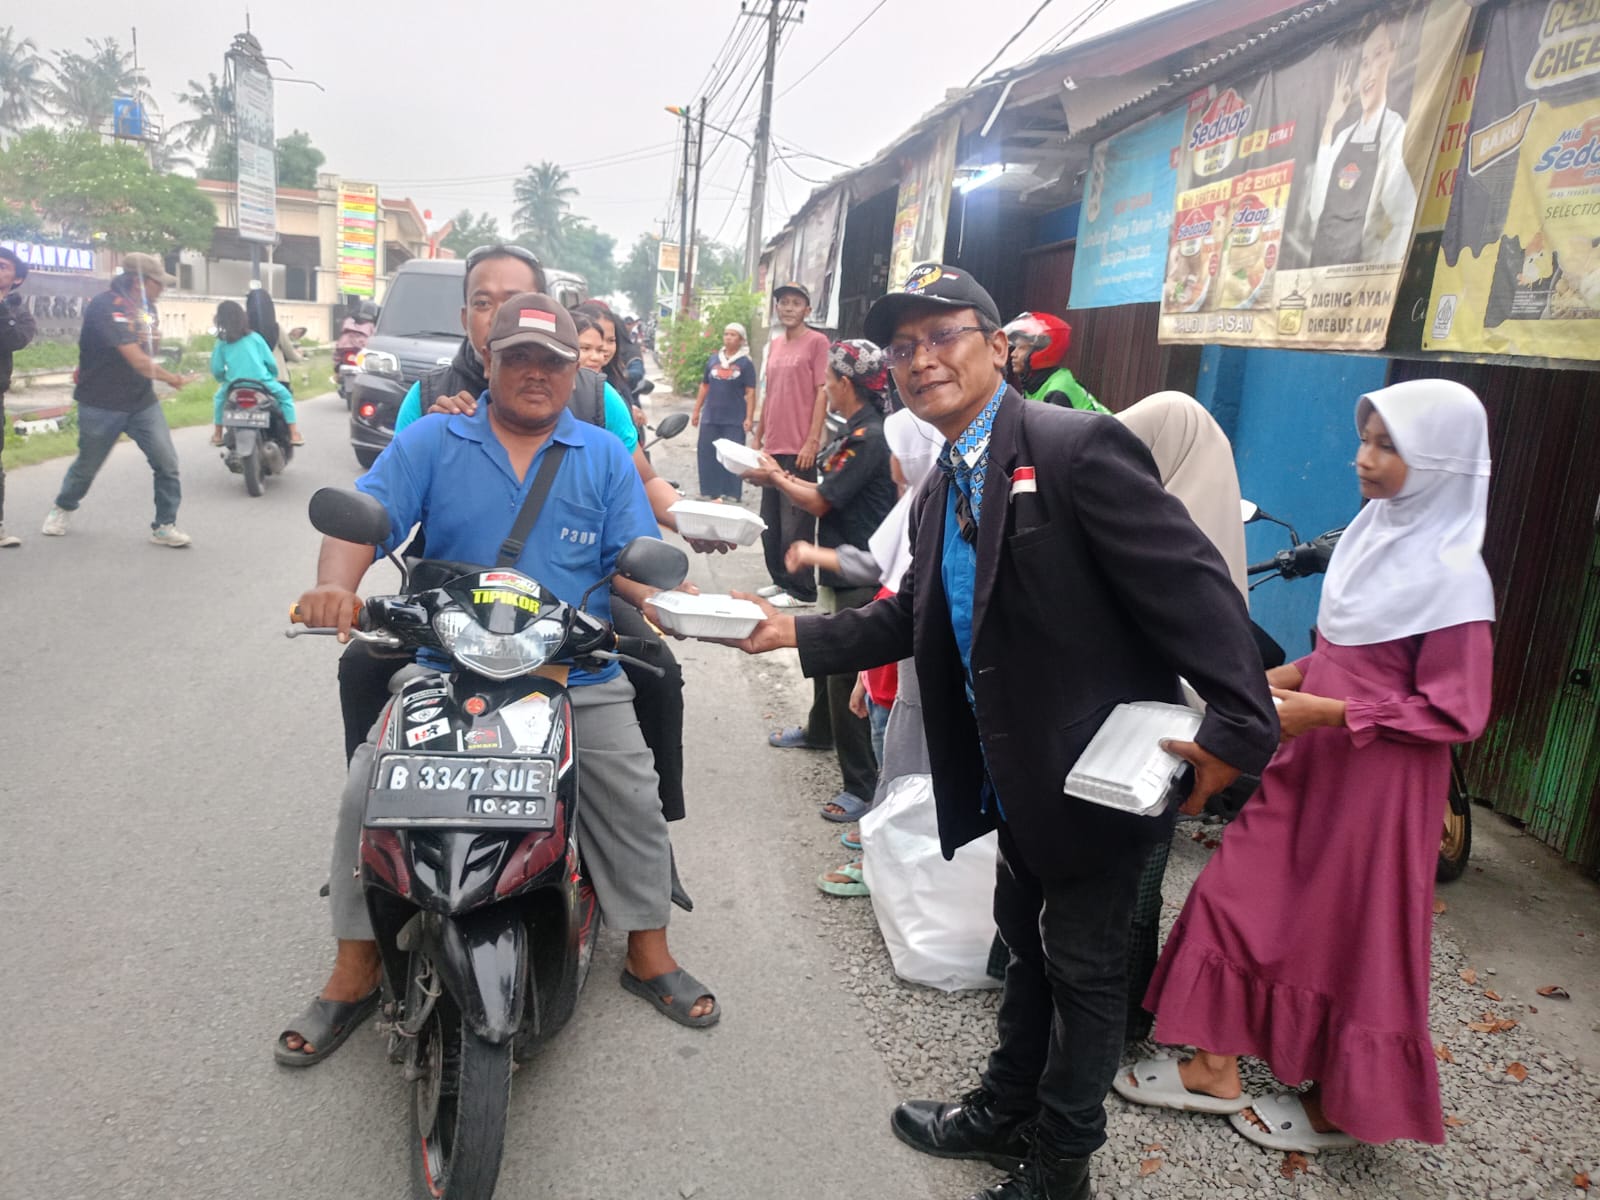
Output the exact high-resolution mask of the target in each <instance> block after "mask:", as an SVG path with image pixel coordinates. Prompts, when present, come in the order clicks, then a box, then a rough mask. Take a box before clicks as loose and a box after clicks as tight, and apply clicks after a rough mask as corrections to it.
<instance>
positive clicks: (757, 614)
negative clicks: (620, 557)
mask: <svg viewBox="0 0 1600 1200" xmlns="http://www.w3.org/2000/svg"><path fill="white" fill-rule="evenodd" d="M649 602H650V603H651V604H653V605H655V607H656V613H657V615H659V617H660V618H661V627H662V628H663V629H665V630H666V631H667V632H668V633H680V634H682V635H683V636H684V637H701V638H742V637H749V636H750V632H751V631H752V630H753V629H755V627H756V626H757V625H759V624H760V623H761V618H762V617H763V616H764V615H765V614H764V613H763V612H762V611H761V607H760V605H757V604H752V603H751V602H750V601H748V600H739V599H736V598H735V597H733V596H720V595H707V594H706V593H704V592H702V593H701V594H700V595H698V596H691V595H690V594H689V593H688V592H662V593H661V594H660V595H657V596H651V597H650V601H649Z"/></svg>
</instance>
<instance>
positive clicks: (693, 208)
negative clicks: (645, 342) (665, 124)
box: [683, 96, 706, 312]
mask: <svg viewBox="0 0 1600 1200" xmlns="http://www.w3.org/2000/svg"><path fill="white" fill-rule="evenodd" d="M683 119H684V121H685V122H686V123H687V121H688V119H689V115H688V113H685V114H684V118H683ZM705 145H706V98H705V97H704V96H701V97H700V127H699V129H698V131H697V132H696V133H695V138H694V198H693V200H692V202H691V204H690V208H689V238H688V240H687V241H686V242H685V243H684V251H683V311H684V312H689V311H691V310H692V309H693V308H694V240H695V236H696V235H697V234H698V233H699V231H700V230H699V226H700V155H701V153H702V151H704V149H705Z"/></svg>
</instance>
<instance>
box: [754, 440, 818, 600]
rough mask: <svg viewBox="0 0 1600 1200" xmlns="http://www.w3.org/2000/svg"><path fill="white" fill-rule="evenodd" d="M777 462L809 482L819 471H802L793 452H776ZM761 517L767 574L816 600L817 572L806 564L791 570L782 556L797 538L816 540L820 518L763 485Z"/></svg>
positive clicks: (801, 595)
mask: <svg viewBox="0 0 1600 1200" xmlns="http://www.w3.org/2000/svg"><path fill="white" fill-rule="evenodd" d="M772 457H773V458H775V459H777V460H778V465H779V466H780V467H782V468H783V469H784V470H786V471H789V472H791V473H792V474H793V475H794V476H795V477H796V478H798V479H804V480H806V481H808V482H813V483H814V482H815V481H816V478H817V472H816V470H815V469H814V468H813V469H812V470H809V471H802V470H800V469H799V468H798V467H796V466H795V465H794V461H795V456H794V455H793V454H774V455H773V456H772ZM761 519H762V520H763V521H765V522H766V523H767V528H766V530H765V531H764V532H763V533H762V535H761V549H762V551H763V553H764V554H765V555H766V559H767V574H768V575H770V576H772V582H773V583H775V584H777V585H778V586H779V587H781V588H782V589H783V590H784V591H786V592H788V593H789V594H790V595H791V596H793V597H794V598H795V599H796V600H804V601H805V602H806V603H807V604H813V603H815V602H816V599H817V576H816V572H814V571H813V570H811V568H810V567H807V568H806V569H805V570H803V571H799V572H794V571H790V570H789V568H788V567H786V566H785V565H784V562H783V556H784V554H785V552H787V551H788V549H789V547H790V546H792V545H794V544H795V543H796V542H814V541H816V540H817V519H816V518H815V517H813V516H812V515H811V514H810V513H808V512H806V510H805V509H803V508H797V507H796V506H795V505H794V504H792V503H790V501H789V497H787V496H785V495H784V494H783V493H782V492H780V491H779V490H778V489H777V488H774V487H769V488H762V489H761Z"/></svg>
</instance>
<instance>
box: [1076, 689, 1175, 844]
mask: <svg viewBox="0 0 1600 1200" xmlns="http://www.w3.org/2000/svg"><path fill="white" fill-rule="evenodd" d="M1204 719H1205V718H1203V717H1202V716H1201V715H1200V714H1199V713H1197V712H1195V711H1194V709H1192V708H1187V707H1185V706H1183V705H1181V704H1161V703H1159V702H1157V701H1153V700H1138V701H1134V702H1133V703H1131V704H1119V705H1117V707H1116V708H1114V709H1112V710H1111V715H1110V716H1109V717H1107V718H1106V719H1105V724H1103V725H1101V726H1100V730H1099V732H1097V733H1096V734H1095V735H1094V738H1093V740H1091V741H1090V742H1089V745H1088V747H1087V748H1086V749H1085V750H1084V752H1083V753H1082V754H1081V755H1080V756H1079V758H1078V761H1077V762H1076V763H1075V764H1073V767H1072V770H1071V772H1070V773H1069V774H1068V775H1067V782H1066V786H1065V787H1064V788H1063V789H1062V790H1063V791H1065V792H1066V793H1067V795H1069V796H1076V797H1077V798H1078V799H1080V800H1088V801H1090V802H1091V803H1094V804H1103V805H1105V806H1106V807H1107V808H1116V809H1121V810H1122V811H1123V812H1131V813H1137V814H1138V815H1139V816H1143V817H1154V816H1159V815H1160V814H1161V813H1162V812H1163V811H1165V809H1166V804H1165V803H1164V801H1165V800H1166V797H1167V790H1168V788H1169V787H1170V786H1171V784H1172V780H1173V776H1175V775H1176V774H1177V773H1178V771H1179V770H1181V769H1182V767H1183V760H1182V759H1181V758H1179V757H1178V756H1177V755H1175V754H1168V753H1167V752H1166V751H1165V750H1163V749H1162V748H1161V739H1162V738H1173V739H1175V740H1177V741H1180V742H1187V741H1190V740H1192V739H1193V738H1194V735H1195V733H1196V732H1197V731H1198V730H1199V728H1200V723H1201V721H1203V720H1204Z"/></svg>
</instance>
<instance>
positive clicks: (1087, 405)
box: [1005, 312, 1111, 413]
mask: <svg viewBox="0 0 1600 1200" xmlns="http://www.w3.org/2000/svg"><path fill="white" fill-rule="evenodd" d="M1005 335H1006V340H1007V341H1008V342H1010V344H1011V371H1010V372H1009V374H1010V376H1011V383H1012V385H1013V386H1014V387H1016V389H1017V390H1018V391H1020V392H1021V393H1022V394H1023V395H1024V396H1026V397H1027V398H1028V399H1029V400H1039V401H1042V402H1043V403H1045V404H1054V405H1056V406H1057V407H1059V408H1080V409H1083V410H1085V411H1087V412H1099V413H1108V412H1110V411H1111V410H1110V409H1109V408H1107V407H1106V406H1105V405H1103V404H1101V403H1100V401H1098V400H1096V399H1095V398H1094V397H1093V396H1091V395H1090V394H1089V390H1088V389H1087V388H1085V387H1084V386H1083V384H1081V383H1079V382H1078V380H1077V378H1076V377H1075V376H1074V375H1073V374H1072V372H1071V371H1070V370H1068V368H1067V365H1066V358H1067V348H1068V347H1069V346H1071V345H1072V326H1071V325H1068V324H1067V323H1066V322H1065V321H1063V320H1062V319H1061V318H1060V317H1058V316H1056V315H1055V314H1054V313H1047V312H1025V313H1021V314H1019V315H1018V316H1017V317H1016V318H1014V319H1013V320H1012V322H1011V324H1009V325H1007V326H1006V327H1005Z"/></svg>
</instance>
